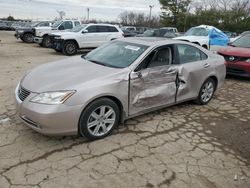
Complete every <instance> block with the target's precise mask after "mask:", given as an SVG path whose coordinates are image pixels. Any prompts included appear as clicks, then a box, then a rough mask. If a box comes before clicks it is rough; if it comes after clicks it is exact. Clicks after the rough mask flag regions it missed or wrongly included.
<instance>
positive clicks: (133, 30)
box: [121, 26, 137, 32]
mask: <svg viewBox="0 0 250 188" xmlns="http://www.w3.org/2000/svg"><path fill="white" fill-rule="evenodd" d="M121 30H127V31H132V32H137V31H136V27H133V26H124V27H122V28H121Z"/></svg>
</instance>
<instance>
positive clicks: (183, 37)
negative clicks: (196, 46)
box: [174, 36, 209, 42]
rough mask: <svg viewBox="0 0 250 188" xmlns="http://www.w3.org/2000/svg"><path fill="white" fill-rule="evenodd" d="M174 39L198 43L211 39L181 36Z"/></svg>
mask: <svg viewBox="0 0 250 188" xmlns="http://www.w3.org/2000/svg"><path fill="white" fill-rule="evenodd" d="M174 39H176V40H185V41H189V42H196V41H203V40H208V39H209V38H208V36H181V37H175V38H174Z"/></svg>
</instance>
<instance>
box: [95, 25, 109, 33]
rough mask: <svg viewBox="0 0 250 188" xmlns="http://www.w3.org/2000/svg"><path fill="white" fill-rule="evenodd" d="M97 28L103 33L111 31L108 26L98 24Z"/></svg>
mask: <svg viewBox="0 0 250 188" xmlns="http://www.w3.org/2000/svg"><path fill="white" fill-rule="evenodd" d="M97 30H98V32H101V33H107V32H109V29H108V27H107V26H97Z"/></svg>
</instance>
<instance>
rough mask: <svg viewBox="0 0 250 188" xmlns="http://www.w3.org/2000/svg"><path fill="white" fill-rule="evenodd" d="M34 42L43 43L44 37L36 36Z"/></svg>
mask: <svg viewBox="0 0 250 188" xmlns="http://www.w3.org/2000/svg"><path fill="white" fill-rule="evenodd" d="M34 42H35V43H37V44H41V43H42V42H43V38H42V37H34Z"/></svg>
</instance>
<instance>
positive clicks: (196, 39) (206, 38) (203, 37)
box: [174, 25, 229, 49]
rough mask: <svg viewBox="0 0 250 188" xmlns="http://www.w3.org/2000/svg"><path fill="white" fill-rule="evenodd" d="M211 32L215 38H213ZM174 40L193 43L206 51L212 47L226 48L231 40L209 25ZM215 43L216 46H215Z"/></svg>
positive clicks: (198, 27) (190, 30) (194, 28)
mask: <svg viewBox="0 0 250 188" xmlns="http://www.w3.org/2000/svg"><path fill="white" fill-rule="evenodd" d="M211 32H213V36H212V37H211ZM174 39H177V40H182V41H186V42H191V43H194V44H197V45H199V46H202V47H203V48H205V49H210V47H211V45H219V46H226V45H227V44H228V42H229V38H228V37H227V36H226V34H224V33H223V32H222V31H220V30H219V29H217V28H216V27H213V26H209V25H200V26H197V27H193V28H191V29H189V30H188V31H187V32H186V33H185V34H184V36H180V37H176V38H174ZM213 41H215V44H213Z"/></svg>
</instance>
